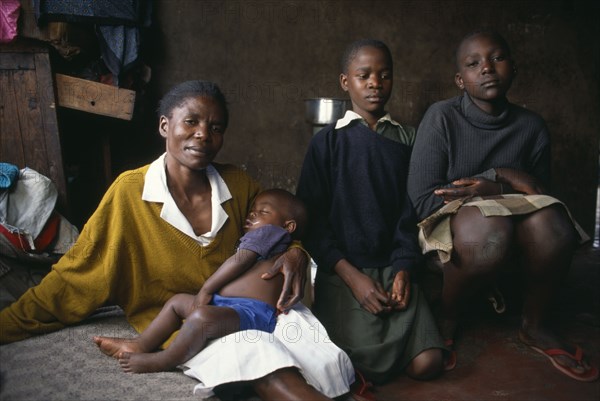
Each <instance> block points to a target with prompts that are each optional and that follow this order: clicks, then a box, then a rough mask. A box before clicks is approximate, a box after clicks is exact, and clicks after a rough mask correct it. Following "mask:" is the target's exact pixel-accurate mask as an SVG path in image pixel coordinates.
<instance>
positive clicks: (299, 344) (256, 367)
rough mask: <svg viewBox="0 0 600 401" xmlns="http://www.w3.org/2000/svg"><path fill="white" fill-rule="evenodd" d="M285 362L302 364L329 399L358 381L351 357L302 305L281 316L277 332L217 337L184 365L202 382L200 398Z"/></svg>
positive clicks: (308, 378)
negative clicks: (217, 387) (228, 384)
mask: <svg viewBox="0 0 600 401" xmlns="http://www.w3.org/2000/svg"><path fill="white" fill-rule="evenodd" d="M286 367H296V368H298V370H299V371H300V373H301V374H302V375H303V376H304V378H305V379H306V381H307V382H308V384H310V385H311V386H313V387H314V388H315V389H317V390H318V391H320V392H321V393H323V394H324V395H326V396H328V397H330V398H334V397H338V396H340V395H342V394H345V393H347V392H348V391H349V388H350V384H352V383H353V382H354V369H353V367H352V363H351V362H350V359H349V358H348V356H347V355H346V353H345V352H344V351H342V350H341V349H340V348H338V347H337V346H336V345H335V344H333V343H332V342H331V340H330V339H329V337H328V336H327V332H326V331H325V328H324V327H323V325H321V323H320V322H319V321H318V320H317V319H316V318H315V316H314V315H313V314H312V312H311V311H310V309H308V308H307V307H306V306H304V305H302V304H298V305H296V306H294V308H293V309H291V310H290V311H289V313H287V314H285V315H283V314H282V315H279V317H278V319H277V326H276V328H275V331H274V332H273V333H271V334H269V333H266V332H262V331H257V330H246V331H241V332H237V333H234V334H230V335H228V336H225V337H223V338H220V339H218V340H214V341H213V342H212V343H210V344H209V345H208V346H207V347H206V348H205V349H204V350H202V352H200V353H199V354H198V355H196V356H195V357H194V358H192V359H190V360H189V361H187V362H186V363H185V364H183V366H182V368H183V369H184V373H185V374H186V375H188V376H190V377H193V378H195V379H197V380H199V381H200V383H199V384H198V385H196V387H195V388H194V394H196V395H199V396H200V397H201V398H208V397H210V396H212V395H214V393H213V389H214V388H215V387H216V386H218V385H221V384H225V383H231V382H236V381H248V380H255V379H258V378H261V377H263V376H266V375H267V374H269V373H271V372H274V371H275V370H278V369H282V368H286Z"/></svg>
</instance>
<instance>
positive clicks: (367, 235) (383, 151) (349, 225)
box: [297, 122, 420, 272]
mask: <svg viewBox="0 0 600 401" xmlns="http://www.w3.org/2000/svg"><path fill="white" fill-rule="evenodd" d="M334 125H335V124H332V125H329V126H327V127H325V128H323V129H322V130H321V131H320V132H318V133H317V134H316V135H315V136H314V137H313V138H312V140H311V143H310V145H309V148H308V151H307V153H306V157H305V159H304V164H303V166H302V170H301V174H300V179H299V182H298V189H297V195H298V196H299V197H300V198H301V199H302V200H303V201H304V202H306V205H307V207H308V211H309V229H308V235H306V236H305V239H304V240H303V244H305V246H306V248H307V250H308V251H309V252H310V254H311V255H312V257H313V258H314V260H315V262H316V263H317V265H318V266H319V269H320V270H325V271H328V272H332V269H333V266H334V265H335V264H336V263H337V262H338V261H339V260H340V259H342V258H345V259H347V260H348V261H349V262H350V263H352V264H353V265H354V266H355V267H357V268H382V267H386V266H390V265H392V266H393V267H394V270H395V271H399V270H406V269H411V268H412V267H413V266H414V265H415V264H416V263H417V262H418V260H419V258H420V249H419V246H418V243H417V239H416V222H417V221H416V215H415V213H414V211H413V208H412V206H411V204H410V200H409V199H408V194H407V192H406V180H407V174H408V164H409V158H410V152H411V148H410V147H409V146H407V145H404V144H401V143H398V142H395V141H392V140H390V139H387V138H384V137H382V136H381V135H378V134H377V133H375V132H373V131H372V130H370V129H369V128H368V127H365V126H364V125H362V124H360V123H358V122H354V123H351V124H350V125H348V126H346V127H343V128H341V129H339V130H336V129H334Z"/></svg>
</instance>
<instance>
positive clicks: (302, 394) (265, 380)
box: [253, 368, 330, 401]
mask: <svg viewBox="0 0 600 401" xmlns="http://www.w3.org/2000/svg"><path fill="white" fill-rule="evenodd" d="M253 387H254V391H256V393H257V394H258V396H259V397H260V399H261V400H264V401H276V400H287V401H293V400H298V401H313V400H314V401H320V400H330V398H328V397H326V396H324V395H323V394H321V393H319V392H318V391H317V390H316V389H315V388H314V387H312V386H310V385H309V384H308V383H307V382H306V380H305V379H304V378H303V377H302V375H301V374H300V373H299V372H298V371H297V370H296V369H294V368H284V369H280V370H277V371H275V372H273V373H270V374H268V375H267V376H265V377H262V378H260V379H258V380H255V381H254V386H253Z"/></svg>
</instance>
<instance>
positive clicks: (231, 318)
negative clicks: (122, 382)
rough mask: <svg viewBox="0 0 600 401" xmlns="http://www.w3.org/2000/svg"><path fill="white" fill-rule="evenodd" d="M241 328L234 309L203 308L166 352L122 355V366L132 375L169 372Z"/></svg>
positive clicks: (195, 311)
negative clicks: (215, 340)
mask: <svg viewBox="0 0 600 401" xmlns="http://www.w3.org/2000/svg"><path fill="white" fill-rule="evenodd" d="M239 329H240V319H239V317H238V314H237V312H236V311H235V310H233V309H231V308H226V307H220V306H212V305H204V306H201V307H198V308H196V309H194V310H193V311H192V312H191V313H190V314H189V315H188V317H187V319H186V320H185V323H184V324H183V325H182V326H181V330H180V331H179V334H178V335H177V337H176V338H175V340H173V342H172V343H171V345H170V346H169V347H168V348H167V349H166V350H164V351H159V352H155V353H129V352H123V353H121V354H120V355H119V364H120V365H121V368H123V370H124V371H125V372H133V373H143V372H160V371H164V370H170V369H173V368H175V367H176V366H178V365H180V364H182V363H184V362H185V361H187V360H189V359H191V358H192V357H193V356H194V355H196V354H197V353H198V352H200V351H201V350H202V349H203V348H204V347H205V346H206V343H207V342H208V341H209V340H211V339H214V338H219V337H223V336H225V335H227V334H230V333H234V332H236V331H239ZM145 334H146V331H145V332H144V334H143V335H145ZM148 341H150V340H148Z"/></svg>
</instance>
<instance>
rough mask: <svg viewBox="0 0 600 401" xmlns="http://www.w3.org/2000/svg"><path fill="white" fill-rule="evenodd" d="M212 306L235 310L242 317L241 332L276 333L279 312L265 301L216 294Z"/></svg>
mask: <svg viewBox="0 0 600 401" xmlns="http://www.w3.org/2000/svg"><path fill="white" fill-rule="evenodd" d="M210 304H211V305H215V306H224V307H227V308H231V309H233V310H235V311H236V312H237V314H238V316H239V317H240V331H241V330H260V331H266V332H267V333H272V332H273V331H275V325H276V324H277V310H276V309H275V308H273V307H272V306H271V305H269V304H267V303H265V302H263V301H258V300H256V299H251V298H236V297H222V296H220V295H217V294H214V295H213V299H212V301H211V303H210Z"/></svg>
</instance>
